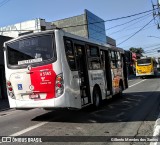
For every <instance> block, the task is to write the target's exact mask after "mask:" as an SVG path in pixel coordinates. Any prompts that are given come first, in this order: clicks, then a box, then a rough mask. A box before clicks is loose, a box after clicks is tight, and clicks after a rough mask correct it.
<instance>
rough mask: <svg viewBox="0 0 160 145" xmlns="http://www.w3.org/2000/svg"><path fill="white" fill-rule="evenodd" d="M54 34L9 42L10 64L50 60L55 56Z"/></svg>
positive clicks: (8, 55) (8, 54)
mask: <svg viewBox="0 0 160 145" xmlns="http://www.w3.org/2000/svg"><path fill="white" fill-rule="evenodd" d="M52 41H53V37H52V35H42V36H38V37H29V38H25V39H20V40H18V41H14V42H12V43H9V44H7V57H8V64H9V65H24V64H32V63H37V62H42V61H47V60H50V59H52V58H53V57H54V51H53V42H52Z"/></svg>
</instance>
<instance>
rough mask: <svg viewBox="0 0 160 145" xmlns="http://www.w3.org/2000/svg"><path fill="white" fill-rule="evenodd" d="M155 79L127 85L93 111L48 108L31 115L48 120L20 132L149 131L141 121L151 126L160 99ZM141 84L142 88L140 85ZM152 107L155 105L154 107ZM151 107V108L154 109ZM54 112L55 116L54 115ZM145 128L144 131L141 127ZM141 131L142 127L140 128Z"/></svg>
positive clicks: (32, 134) (103, 133)
mask: <svg viewBox="0 0 160 145" xmlns="http://www.w3.org/2000/svg"><path fill="white" fill-rule="evenodd" d="M159 85H160V83H159V80H158V79H149V80H146V81H145V82H142V83H140V84H138V85H136V86H133V87H131V88H129V89H127V90H126V91H125V92H124V97H123V98H121V99H112V100H110V101H109V102H108V103H105V104H104V106H103V107H102V108H101V109H99V110H97V111H93V110H92V109H90V108H85V109H83V110H80V111H70V110H63V111H60V110H59V111H56V112H58V113H57V114H59V115H58V116H56V114H55V112H48V113H47V114H45V115H40V116H37V117H35V118H33V119H32V121H39V122H42V121H46V120H47V119H48V118H47V119H46V117H47V116H52V117H51V118H50V122H49V123H47V124H45V125H43V126H41V127H40V128H36V129H34V131H33V130H32V131H30V132H27V133H25V134H23V135H24V136H25V135H27V136H30V135H31V136H37V135H38V136H63V135H64V136H72V135H76V136H83V135H85V136H87V135H89V136H94V135H95V136H96V135H98V136H105V135H107V136H116V135H131V136H136V135H137V132H138V133H139V134H140V135H150V134H152V127H151V128H149V129H148V127H146V125H144V122H149V125H151V126H154V122H155V120H156V114H157V111H158V106H159V102H160V99H159V98H160V97H159V96H160V95H159V94H160V88H159ZM140 88H141V89H140ZM153 108H154V109H153ZM153 110H154V111H153ZM55 116H56V117H57V118H55ZM144 126H145V127H146V130H145V131H144V128H145V127H144ZM140 129H141V130H143V131H141V130H140Z"/></svg>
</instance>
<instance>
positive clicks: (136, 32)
mask: <svg viewBox="0 0 160 145" xmlns="http://www.w3.org/2000/svg"><path fill="white" fill-rule="evenodd" d="M153 20H154V18H153V19H151V20H150V21H149V22H148V23H147V24H145V25H144V26H143V27H142V28H140V29H139V30H138V31H136V32H135V33H134V34H132V35H131V36H130V37H128V38H127V39H125V40H123V41H122V42H120V43H119V44H118V45H120V44H122V43H124V42H126V41H128V40H129V39H131V38H132V37H133V36H135V35H136V34H137V33H139V32H140V31H142V30H143V29H144V28H145V27H146V26H148V25H149V24H150V23H151V22H152V21H153ZM118 45H117V46H118Z"/></svg>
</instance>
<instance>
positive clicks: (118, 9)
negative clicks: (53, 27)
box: [0, 0, 160, 57]
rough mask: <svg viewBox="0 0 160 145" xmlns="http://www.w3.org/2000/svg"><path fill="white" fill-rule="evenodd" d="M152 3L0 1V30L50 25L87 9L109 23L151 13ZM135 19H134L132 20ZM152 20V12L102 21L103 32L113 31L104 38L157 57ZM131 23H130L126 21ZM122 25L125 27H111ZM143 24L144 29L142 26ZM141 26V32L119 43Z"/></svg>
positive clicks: (158, 41) (159, 43)
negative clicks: (26, 23) (36, 23)
mask: <svg viewBox="0 0 160 145" xmlns="http://www.w3.org/2000/svg"><path fill="white" fill-rule="evenodd" d="M156 2H157V0H117V1H115V0H0V18H1V21H0V27H3V26H7V25H12V24H16V23H20V22H23V21H27V20H32V19H35V18H43V19H45V20H46V21H47V22H51V21H55V20H60V19H64V18H67V17H72V16H76V15H80V14H83V13H84V9H88V10H89V11H91V12H92V13H94V14H95V15H97V16H99V17H100V18H102V19H104V20H109V19H113V18H118V17H123V16H128V15H133V14H136V13H140V12H144V11H148V10H152V3H153V4H156ZM140 17H141V18H140ZM136 18H137V20H133V19H136ZM152 19H153V13H152V12H149V13H145V14H142V15H138V16H135V17H130V18H126V19H121V20H115V21H111V22H106V23H105V27H106V29H109V28H111V27H113V26H114V28H113V29H109V30H106V35H107V36H109V37H112V38H114V39H115V40H116V43H117V44H120V43H121V44H120V45H118V47H121V48H123V49H125V50H128V49H129V48H130V47H137V48H138V47H142V48H143V49H144V50H145V52H146V54H145V55H147V56H156V57H158V56H160V53H158V52H157V50H158V49H159V50H160V29H157V23H158V21H159V20H158V19H159V18H158V17H157V18H156V19H155V20H152ZM131 20H133V21H132V22H129V21H131ZM151 20H152V21H151ZM150 21H151V23H149V22H150ZM127 22H129V23H127ZM124 23H127V24H125V25H122V26H119V27H115V26H116V25H120V24H124ZM147 23H149V24H148V25H147ZM145 25H147V26H146V27H144V26H145ZM142 27H144V29H143V30H141V31H140V32H139V33H137V34H136V35H135V36H133V37H132V38H130V39H129V40H127V41H125V42H123V41H124V40H126V39H128V38H129V37H131V36H132V35H133V34H134V33H136V32H137V31H139V30H140V29H142ZM149 36H151V37H149ZM122 42H123V43H122Z"/></svg>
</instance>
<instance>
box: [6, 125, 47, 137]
mask: <svg viewBox="0 0 160 145" xmlns="http://www.w3.org/2000/svg"><path fill="white" fill-rule="evenodd" d="M47 123H49V122H42V123H38V124H36V125H33V126H30V127H28V128H26V129H23V130H21V131H18V132H16V133H14V134H11V135H9V136H19V135H22V134H24V133H26V132H29V131H31V130H33V129H35V128H38V127H40V126H42V125H45V124H47Z"/></svg>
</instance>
